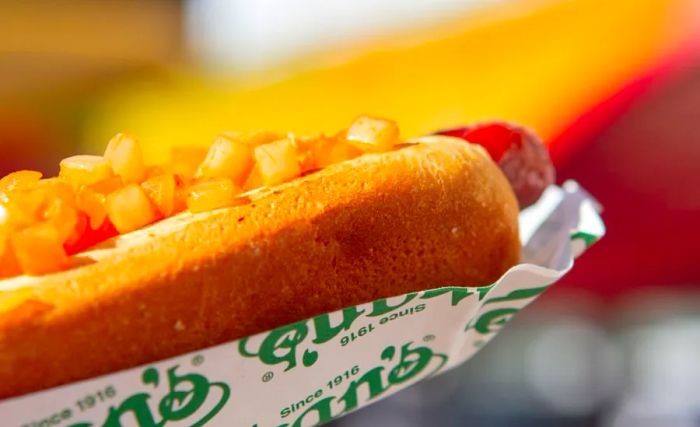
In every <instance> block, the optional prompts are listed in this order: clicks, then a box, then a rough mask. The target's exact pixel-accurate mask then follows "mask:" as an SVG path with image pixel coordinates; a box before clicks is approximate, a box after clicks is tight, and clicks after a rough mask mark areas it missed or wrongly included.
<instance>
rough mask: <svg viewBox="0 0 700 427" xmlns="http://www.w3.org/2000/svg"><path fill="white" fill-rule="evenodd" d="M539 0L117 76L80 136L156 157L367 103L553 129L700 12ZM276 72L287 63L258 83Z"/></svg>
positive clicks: (654, 55) (308, 129)
mask: <svg viewBox="0 0 700 427" xmlns="http://www.w3.org/2000/svg"><path fill="white" fill-rule="evenodd" d="M534 4H535V5H534V6H533V2H528V1H522V2H515V4H514V3H511V2H507V3H505V4H502V6H499V7H495V8H489V9H488V10H485V11H483V12H479V13H471V14H468V15H465V16H462V17H459V18H457V19H455V20H453V21H452V22H446V23H441V24H440V25H438V26H435V27H432V28H427V29H423V30H420V31H417V30H413V29H406V32H405V33H403V34H393V35H387V36H385V37H384V38H381V39H373V40H370V41H366V42H364V43H358V44H357V45H355V46H353V47H348V48H344V49H336V52H338V51H341V53H340V54H338V53H330V54H329V53H327V54H325V55H319V56H312V57H309V58H305V60H304V61H303V62H301V63H297V64H292V65H290V66H288V67H287V68H284V67H283V68H280V69H276V70H270V72H269V73H267V74H265V75H256V76H237V77H236V78H235V79H231V80H225V79H224V80H222V79H214V78H209V79H206V78H204V77H197V76H191V75H180V76H177V77H174V78H173V80H172V81H171V82H169V83H168V84H157V85H149V84H147V83H146V82H142V83H141V84H138V83H136V84H134V85H133V86H126V87H122V88H120V90H118V91H116V92H115V93H114V94H113V96H112V97H110V98H108V99H107V100H106V101H105V103H104V104H103V105H102V106H101V108H100V109H99V111H98V112H97V113H96V114H95V116H94V117H93V119H92V120H91V121H90V123H89V127H88V129H87V133H86V141H89V143H90V144H97V146H98V147H99V146H100V145H101V144H104V141H106V140H107V139H108V137H109V135H111V134H113V133H114V132H116V131H119V130H121V129H129V130H130V131H132V132H134V133H135V134H137V135H138V136H139V137H140V138H141V139H142V141H143V142H144V150H145V153H146V156H147V157H149V158H151V159H163V158H167V152H168V150H169V149H168V148H167V147H170V146H174V145H175V146H177V145H186V144H199V145H207V144H209V143H211V141H213V139H214V136H215V135H216V134H217V133H219V132H221V131H223V130H227V129H231V130H243V131H246V130H251V129H259V128H264V129H273V130H291V131H295V132H300V133H316V132H319V131H326V132H331V131H334V130H337V129H340V128H344V127H347V126H348V125H349V124H350V122H351V121H352V119H353V118H354V117H355V116H356V115H357V114H358V113H363V112H366V113H369V114H373V115H374V114H376V115H380V116H385V117H390V118H392V119H395V120H396V121H397V122H398V123H399V125H400V126H401V129H402V132H403V136H405V137H408V136H413V135H418V134H424V133H427V132H431V131H434V130H435V129H440V128H444V127H448V126H453V125H458V124H462V123H466V122H473V121H476V120H485V119H492V118H499V119H505V120H514V121H517V122H520V123H523V124H525V125H528V126H530V127H532V128H535V129H536V130H537V131H538V132H539V133H540V134H542V135H543V136H544V137H545V138H548V137H550V136H552V135H554V134H556V133H557V132H558V131H559V130H561V128H562V127H563V126H565V125H566V124H567V123H569V122H571V121H572V120H573V119H575V117H577V116H578V115H579V114H580V113H581V112H582V111H585V110H586V109H587V108H589V107H590V106H592V105H594V104H595V103H596V102H598V101H599V100H601V99H602V98H604V97H605V96H607V95H609V94H611V93H612V92H614V90H615V89H616V88H619V87H620V86H621V85H622V84H624V83H625V82H626V81H629V80H630V79H631V78H633V77H634V76H635V75H637V74H638V73H640V71H642V70H644V69H646V68H647V67H650V66H652V65H653V64H655V63H656V61H658V60H659V58H661V57H663V56H664V55H666V54H668V53H669V52H670V51H671V50H672V49H673V48H675V47H677V46H678V44H679V42H680V41H682V40H685V39H687V38H688V37H690V35H691V33H692V32H693V31H695V30H694V29H693V25H697V24H698V22H697V21H698V20H697V16H695V15H692V14H690V13H687V12H688V11H689V10H691V9H692V8H693V0H645V1H641V2H640V1H637V0H616V1H608V0H568V1H556V2H536V3H534ZM329 64H331V65H329ZM289 67H292V68H291V69H292V70H297V71H295V72H291V75H289V74H290V71H289V70H290V68H289ZM280 72H282V73H286V74H287V75H288V77H286V78H283V79H281V80H278V81H275V82H271V83H265V82H266V81H268V82H269V81H271V79H273V78H274V77H275V76H278V75H280Z"/></svg>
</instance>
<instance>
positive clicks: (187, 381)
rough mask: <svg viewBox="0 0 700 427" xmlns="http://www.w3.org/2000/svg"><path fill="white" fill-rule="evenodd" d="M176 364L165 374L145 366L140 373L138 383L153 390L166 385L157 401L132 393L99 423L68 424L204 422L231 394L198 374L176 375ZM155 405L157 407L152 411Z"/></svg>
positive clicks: (114, 426)
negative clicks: (163, 393) (164, 391)
mask: <svg viewBox="0 0 700 427" xmlns="http://www.w3.org/2000/svg"><path fill="white" fill-rule="evenodd" d="M179 368H180V366H179V365H176V366H173V367H172V368H170V369H168V370H167V371H166V372H165V375H161V373H160V372H159V371H158V370H157V369H155V368H147V369H145V370H144V371H143V373H142V374H141V382H142V383H143V384H144V385H148V386H151V387H153V388H155V389H157V388H158V387H160V386H161V385H162V386H165V387H167V389H166V390H167V391H168V393H167V394H166V395H165V396H163V397H162V398H161V399H160V401H158V402H157V406H156V402H153V401H152V400H151V394H150V393H147V392H140V393H134V394H132V395H130V396H128V397H126V398H125V399H123V400H122V401H121V402H120V403H118V404H116V405H113V406H111V407H110V408H109V410H108V412H107V414H106V418H105V420H104V421H103V422H101V423H92V422H83V423H77V424H73V425H72V426H70V427H93V426H102V427H121V426H122V425H132V424H133V422H134V421H136V423H137V425H139V426H140V427H164V426H165V425H166V424H167V423H168V422H170V421H182V420H187V423H188V425H190V426H192V427H199V426H203V425H205V424H206V423H207V422H208V421H209V420H211V419H212V418H213V417H214V416H216V414H218V413H219V411H221V408H223V407H224V405H225V404H226V402H227V401H228V399H229V396H230V395H231V390H230V388H229V386H228V385H227V384H225V383H223V382H209V380H208V379H207V378H206V377H205V376H204V375H201V374H196V373H191V374H178V372H177V371H178V369H179ZM154 407H157V409H156V410H154Z"/></svg>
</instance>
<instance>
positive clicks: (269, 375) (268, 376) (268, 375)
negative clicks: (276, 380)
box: [262, 371, 275, 383]
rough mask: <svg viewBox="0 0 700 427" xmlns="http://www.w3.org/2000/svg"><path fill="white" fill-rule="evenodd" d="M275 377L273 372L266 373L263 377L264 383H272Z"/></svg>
mask: <svg viewBox="0 0 700 427" xmlns="http://www.w3.org/2000/svg"><path fill="white" fill-rule="evenodd" d="M274 376H275V374H273V373H272V372H271V371H267V372H265V374H264V375H263V376H262V381H263V382H264V383H266V382H270V381H272V378H273V377H274Z"/></svg>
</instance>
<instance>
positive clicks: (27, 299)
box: [0, 137, 520, 397]
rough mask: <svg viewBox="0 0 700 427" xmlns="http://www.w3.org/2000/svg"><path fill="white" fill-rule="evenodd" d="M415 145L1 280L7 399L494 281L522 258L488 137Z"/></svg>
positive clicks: (1, 375)
mask: <svg viewBox="0 0 700 427" xmlns="http://www.w3.org/2000/svg"><path fill="white" fill-rule="evenodd" d="M416 142H418V143H417V144H415V145H410V146H407V147H404V148H401V149H398V150H395V151H392V152H388V153H382V154H369V155H364V156H361V157H359V158H357V159H354V160H351V161H347V162H343V163H340V164H337V165H333V166H329V167H328V168H326V169H324V170H322V171H320V172H317V173H314V174H311V175H308V176H305V177H303V178H299V179H296V180H294V181H292V182H289V183H287V184H283V185H280V186H278V187H275V188H272V189H268V190H262V191H258V192H256V193H252V194H251V195H250V198H251V200H252V202H251V203H249V204H247V205H243V206H237V207H232V208H226V209H220V210H216V211H213V212H207V213H200V214H190V213H182V214H180V215H177V216H175V217H172V218H170V219H167V220H164V221H162V222H159V223H157V224H154V225H152V226H150V227H148V228H145V229H143V230H139V231H136V232H132V233H129V234H126V235H123V236H120V237H117V238H115V239H112V240H110V241H108V242H106V243H104V244H102V245H100V246H99V247H98V248H96V249H93V250H91V251H88V252H85V253H82V254H80V255H79V256H77V257H75V258H74V261H75V263H76V265H78V266H76V267H75V268H73V269H71V270H68V271H63V272H60V273H55V274H50V275H46V276H42V277H26V276H22V277H17V278H13V279H7V280H3V281H0V397H8V396H14V395H19V394H23V393H27V392H31V391H35V390H39V389H42V388H46V387H51V386H56V385H59V384H64V383H67V382H71V381H75V380H79V379H84V378H89V377H92V376H95V375H98V374H104V373H107V372H112V371H115V370H120V369H124V368H128V367H132V366H135V365H139V364H143V363H147V362H152V361H156V360H159V359H163V358H167V357H169V356H174V355H177V354H181V353H185V352H188V351H193V350H196V349H200V348H203V347H207V346H211V345H214V344H218V343H222V342H226V341H230V340H234V339H237V338H241V337H244V336H247V335H251V334H254V333H257V332H261V331H264V330H267V329H270V328H274V327H277V326H281V325H284V324H287V323H290V322H294V321H298V320H301V319H304V318H308V317H310V316H313V315H317V314H320V313H324V312H329V311H333V310H337V309H340V308H343V307H346V306H349V305H354V304H359V303H362V302H367V301H371V300H374V299H376V298H380V297H388V296H393V295H399V294H403V293H406V292H410V291H416V290H420V289H428V288H434V287H438V286H442V285H470V286H477V285H486V284H489V283H491V282H493V281H494V280H495V279H497V278H498V277H499V276H500V275H501V274H502V273H503V272H504V271H505V270H506V269H508V268H509V267H511V266H512V265H514V264H515V263H516V262H517V261H518V258H519V254H520V243H519V240H518V226H517V215H518V207H517V203H516V200H515V197H514V195H513V192H512V190H511V189H510V187H509V184H508V183H507V181H506V179H505V178H504V176H503V175H502V174H501V172H500V170H499V169H498V167H497V166H496V165H495V164H494V163H493V162H492V161H491V159H490V158H489V157H488V154H486V152H485V151H484V150H482V149H481V148H480V147H478V146H474V145H471V144H468V143H465V142H464V141H462V140H458V139H454V138H449V137H425V138H420V139H418V140H416Z"/></svg>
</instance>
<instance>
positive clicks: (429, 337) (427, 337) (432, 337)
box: [423, 334, 435, 342]
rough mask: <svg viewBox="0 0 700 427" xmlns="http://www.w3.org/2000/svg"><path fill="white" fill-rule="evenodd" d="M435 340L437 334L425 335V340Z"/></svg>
mask: <svg viewBox="0 0 700 427" xmlns="http://www.w3.org/2000/svg"><path fill="white" fill-rule="evenodd" d="M434 340H435V335H433V334H430V335H426V336H424V337H423V342H430V341H434Z"/></svg>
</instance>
